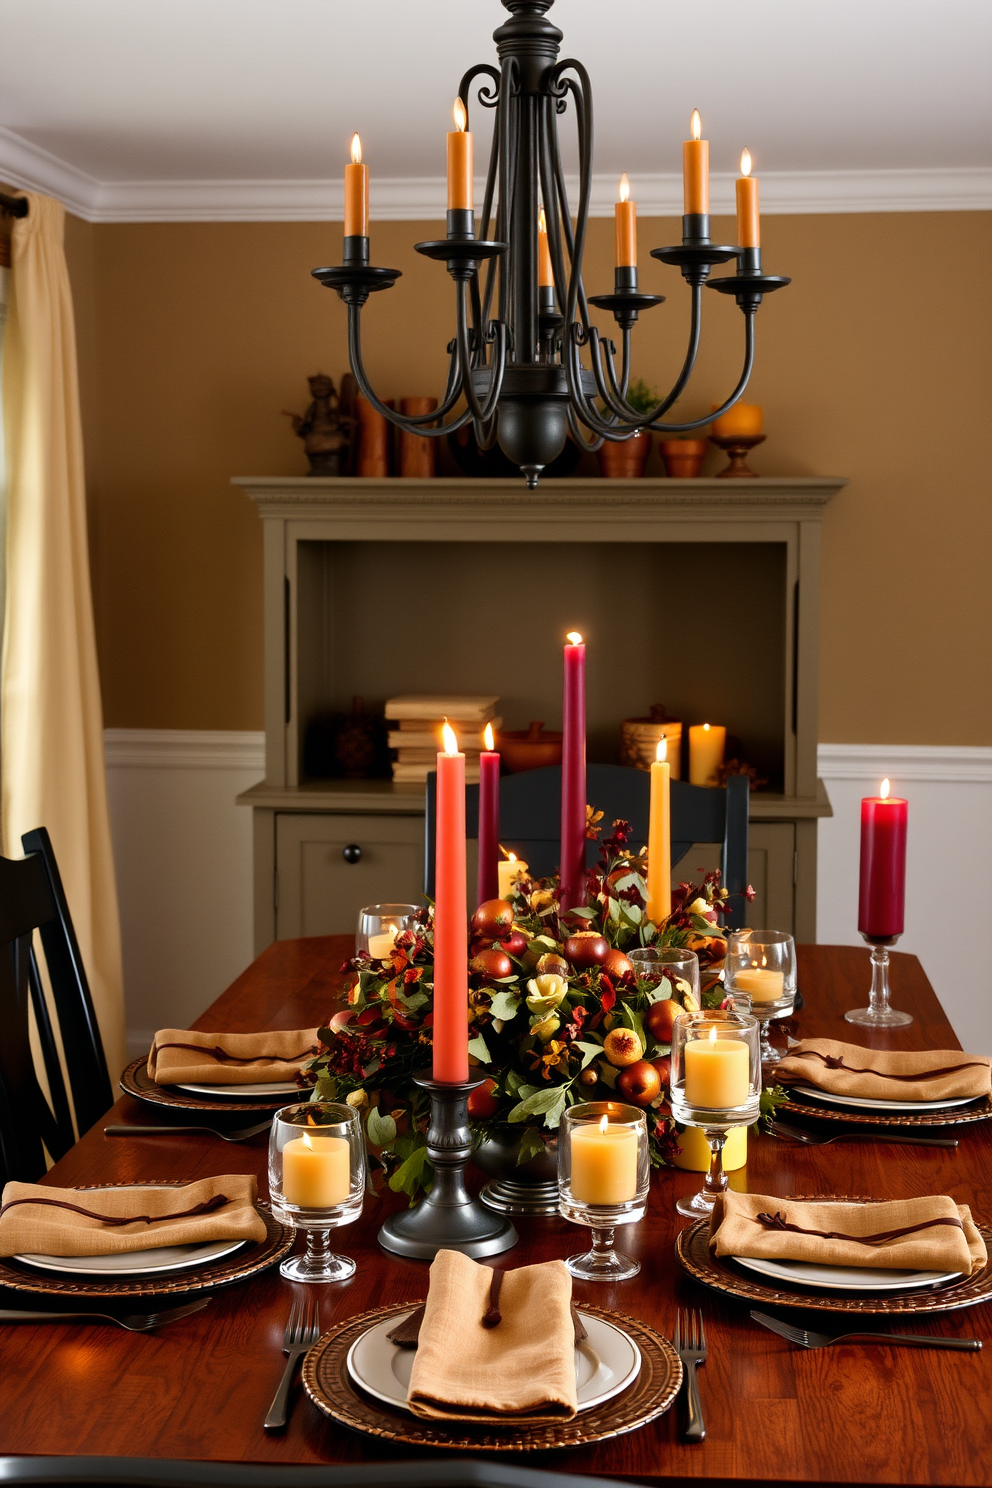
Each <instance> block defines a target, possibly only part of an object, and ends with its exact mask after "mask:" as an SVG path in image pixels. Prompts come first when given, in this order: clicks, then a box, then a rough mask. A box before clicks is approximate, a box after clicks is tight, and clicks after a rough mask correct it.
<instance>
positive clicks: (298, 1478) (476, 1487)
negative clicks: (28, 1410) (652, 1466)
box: [0, 1457, 622, 1488]
mask: <svg viewBox="0 0 992 1488" xmlns="http://www.w3.org/2000/svg"><path fill="white" fill-rule="evenodd" d="M0 1483H23V1484H32V1483H67V1484H68V1483H91V1484H105V1485H106V1488H622V1485H621V1484H620V1483H618V1482H617V1481H616V1479H615V1478H593V1477H589V1476H588V1475H587V1474H586V1473H581V1474H579V1475H574V1474H572V1473H563V1472H544V1471H542V1470H541V1469H539V1468H533V1467H516V1466H514V1465H512V1464H510V1463H505V1462H500V1461H498V1460H497V1461H492V1462H487V1461H485V1460H482V1459H480V1458H457V1457H456V1458H455V1459H454V1460H453V1461H448V1462H435V1461H429V1460H428V1461H424V1460H423V1459H420V1460H418V1461H414V1462H395V1461H394V1462H355V1463H348V1464H346V1465H342V1466H340V1467H330V1466H328V1467H325V1466H323V1465H320V1466H317V1465H312V1466H311V1465H307V1466H290V1465H285V1466H284V1465H282V1464H280V1463H275V1462H273V1463H256V1462H203V1461H199V1462H198V1461H192V1460H187V1459H185V1458H184V1459H182V1460H178V1461H170V1460H169V1459H165V1458H162V1459H160V1458H156V1457H0Z"/></svg>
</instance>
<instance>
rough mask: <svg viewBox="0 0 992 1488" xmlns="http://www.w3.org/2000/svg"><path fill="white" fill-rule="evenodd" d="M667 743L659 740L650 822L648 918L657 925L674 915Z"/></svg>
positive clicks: (652, 780)
mask: <svg viewBox="0 0 992 1488" xmlns="http://www.w3.org/2000/svg"><path fill="white" fill-rule="evenodd" d="M667 751H668V741H667V739H665V738H661V739H659V740H658V747H657V757H656V758H655V761H654V763H653V764H652V766H651V815H650V818H649V821H648V903H647V916H648V919H649V920H653V921H654V923H655V924H656V925H660V924H661V922H662V921H663V920H667V919H668V916H669V915H670V914H671V912H672V823H671V794H672V788H671V779H672V767H671V765H670V764H669V763H668V760H667V759H666V758H665V756H666V753H667Z"/></svg>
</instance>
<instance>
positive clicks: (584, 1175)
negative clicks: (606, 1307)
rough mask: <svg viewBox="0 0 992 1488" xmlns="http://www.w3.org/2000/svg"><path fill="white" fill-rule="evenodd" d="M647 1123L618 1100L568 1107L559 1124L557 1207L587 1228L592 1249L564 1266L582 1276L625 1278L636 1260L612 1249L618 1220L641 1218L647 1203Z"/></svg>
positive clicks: (631, 1221) (634, 1271) (635, 1268)
mask: <svg viewBox="0 0 992 1488" xmlns="http://www.w3.org/2000/svg"><path fill="white" fill-rule="evenodd" d="M649 1175H650V1168H649V1163H648V1124H647V1120H646V1118H645V1115H644V1112H643V1111H640V1110H638V1109H637V1107H636V1106H627V1105H623V1104H622V1103H621V1102H620V1101H587V1102H585V1103H584V1104H583V1105H578V1106H570V1107H569V1109H568V1110H567V1111H566V1112H565V1114H564V1115H563V1116H562V1119H561V1124H560V1125H559V1127H558V1189H559V1199H558V1210H559V1213H561V1214H563V1215H564V1217H565V1218H566V1219H570V1220H571V1221H572V1223H573V1224H581V1225H588V1226H589V1228H590V1229H591V1230H592V1249H591V1250H589V1251H587V1252H586V1253H585V1254H584V1255H574V1256H569V1258H568V1260H567V1261H566V1262H565V1265H566V1266H567V1267H568V1269H569V1271H570V1272H571V1273H572V1275H573V1276H577V1277H578V1278H579V1279H580V1280H581V1281H625V1280H626V1279H627V1277H629V1276H636V1275H637V1273H638V1271H640V1269H641V1268H640V1265H639V1264H638V1262H637V1261H633V1260H631V1259H630V1257H629V1256H624V1255H618V1253H617V1252H616V1251H615V1250H614V1248H613V1232H614V1229H615V1228H616V1226H617V1225H621V1224H634V1223H636V1221H637V1220H639V1219H643V1217H644V1211H645V1208H646V1207H647V1198H648V1178H649Z"/></svg>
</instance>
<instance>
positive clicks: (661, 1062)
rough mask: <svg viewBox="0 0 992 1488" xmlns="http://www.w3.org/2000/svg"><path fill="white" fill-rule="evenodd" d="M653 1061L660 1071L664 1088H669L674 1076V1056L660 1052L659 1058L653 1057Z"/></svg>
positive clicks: (659, 1074) (659, 1075)
mask: <svg viewBox="0 0 992 1488" xmlns="http://www.w3.org/2000/svg"><path fill="white" fill-rule="evenodd" d="M651 1063H652V1064H653V1065H654V1067H655V1069H656V1070H657V1071H658V1077H659V1079H660V1080H661V1088H662V1090H667V1089H668V1087H669V1084H670V1083H671V1078H672V1056H671V1055H670V1054H660V1055H659V1056H658V1058H657V1059H652V1060H651Z"/></svg>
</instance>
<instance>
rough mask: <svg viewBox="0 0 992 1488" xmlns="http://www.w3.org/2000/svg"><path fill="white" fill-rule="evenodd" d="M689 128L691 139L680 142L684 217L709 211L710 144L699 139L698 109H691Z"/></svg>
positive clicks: (700, 129)
mask: <svg viewBox="0 0 992 1488" xmlns="http://www.w3.org/2000/svg"><path fill="white" fill-rule="evenodd" d="M689 127H690V130H691V131H692V139H689V140H683V142H682V192H683V199H684V202H685V205H684V207H683V211H684V212H685V214H686V216H689V215H690V214H694V215H698V214H699V213H705V212H708V211H709V209H710V142H709V140H704V139H700V138H699V136H700V134H701V133H702V125H701V124H700V121H699V110H698V109H693V111H692V119H691V121H690V124H689Z"/></svg>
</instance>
